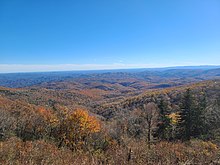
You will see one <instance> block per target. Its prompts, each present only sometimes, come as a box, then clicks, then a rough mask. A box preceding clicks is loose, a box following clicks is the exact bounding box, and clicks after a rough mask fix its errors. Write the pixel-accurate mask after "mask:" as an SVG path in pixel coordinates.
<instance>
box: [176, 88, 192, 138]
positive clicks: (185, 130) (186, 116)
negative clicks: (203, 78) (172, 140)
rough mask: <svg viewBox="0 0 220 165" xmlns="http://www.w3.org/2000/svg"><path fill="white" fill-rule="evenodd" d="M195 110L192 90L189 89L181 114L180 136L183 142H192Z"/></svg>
mask: <svg viewBox="0 0 220 165" xmlns="http://www.w3.org/2000/svg"><path fill="white" fill-rule="evenodd" d="M194 110H195V104H194V98H193V96H192V93H191V90H190V89H187V90H186V93H185V95H184V98H183V101H182V105H181V112H180V118H181V119H180V125H179V126H180V132H179V135H180V136H181V139H183V140H190V138H191V135H192V132H193V118H194V114H193V111H194Z"/></svg>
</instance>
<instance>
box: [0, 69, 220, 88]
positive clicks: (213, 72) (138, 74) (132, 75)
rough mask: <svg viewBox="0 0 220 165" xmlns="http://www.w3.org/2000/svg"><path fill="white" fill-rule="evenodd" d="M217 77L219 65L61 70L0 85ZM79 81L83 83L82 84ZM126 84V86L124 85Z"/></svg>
mask: <svg viewBox="0 0 220 165" xmlns="http://www.w3.org/2000/svg"><path fill="white" fill-rule="evenodd" d="M218 78H220V66H177V67H166V68H142V69H115V70H93V71H65V72H64V71H62V72H37V73H8V74H0V86H4V87H11V88H21V87H28V86H34V85H40V84H42V83H49V82H61V81H68V82H70V81H78V80H79V79H81V80H83V81H85V82H87V83H88V82H89V81H90V80H91V79H92V80H93V81H98V82H99V83H101V82H106V81H107V82H110V83H111V82H114V81H115V80H118V79H119V80H125V81H126V80H127V81H128V82H129V81H130V79H133V81H136V82H139V83H148V84H149V83H150V84H154V85H156V86H158V85H159V86H158V87H160V86H161V84H162V86H173V85H182V84H186V83H190V82H197V81H201V80H210V79H218ZM83 81H82V82H83ZM124 84H129V83H126V82H125V83H124Z"/></svg>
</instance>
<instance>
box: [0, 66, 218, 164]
mask: <svg viewBox="0 0 220 165" xmlns="http://www.w3.org/2000/svg"><path fill="white" fill-rule="evenodd" d="M219 73H220V72H219V69H210V70H208V69H168V70H153V71H152V70H150V71H143V70H138V71H127V72H122V71H120V72H116V71H115V72H107V73H102V72H101V73H93V72H92V73H71V74H70V73H62V74H59V73H53V74H51V75H50V76H47V75H48V74H49V73H44V74H45V75H46V76H45V75H44V74H40V73H37V74H36V75H34V76H30V75H31V74H27V75H25V74H24V75H20V74H19V75H10V74H2V75H0V77H1V78H0V84H1V86H2V87H0V164H22V165H23V164H24V165H25V164H94V165H96V164H149V165H154V164H167V165H168V164H169V165H172V164H173V165H176V164H207V165H209V164H212V165H217V164H220V148H219V147H220V80H219V77H220V75H219ZM54 75H55V76H54ZM57 75H59V76H57ZM13 76H15V77H14V78H13ZM25 76H26V78H25ZM42 76H43V77H44V78H42ZM25 84H26V85H25Z"/></svg>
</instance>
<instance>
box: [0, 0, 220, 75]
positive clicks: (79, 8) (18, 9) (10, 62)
mask: <svg viewBox="0 0 220 165" xmlns="http://www.w3.org/2000/svg"><path fill="white" fill-rule="evenodd" d="M177 65H220V0H0V72H14V71H46V70H78V69H109V68H110V69H111V68H135V67H163V66H177Z"/></svg>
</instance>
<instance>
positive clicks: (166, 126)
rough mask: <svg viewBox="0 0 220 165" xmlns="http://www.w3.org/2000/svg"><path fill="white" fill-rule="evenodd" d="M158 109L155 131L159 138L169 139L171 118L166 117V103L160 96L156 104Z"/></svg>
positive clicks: (167, 109)
mask: <svg viewBox="0 0 220 165" xmlns="http://www.w3.org/2000/svg"><path fill="white" fill-rule="evenodd" d="M158 108H159V110H160V114H159V122H158V125H157V127H158V129H157V131H156V133H155V136H157V137H158V138H159V139H165V140H169V139H170V135H171V129H172V128H171V119H170V118H169V117H168V115H169V112H168V111H169V108H168V103H167V102H166V101H165V100H164V99H163V98H162V99H161V100H160V103H159V105H158Z"/></svg>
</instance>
